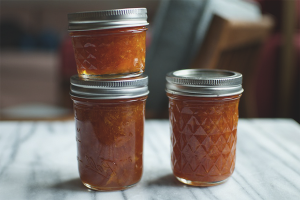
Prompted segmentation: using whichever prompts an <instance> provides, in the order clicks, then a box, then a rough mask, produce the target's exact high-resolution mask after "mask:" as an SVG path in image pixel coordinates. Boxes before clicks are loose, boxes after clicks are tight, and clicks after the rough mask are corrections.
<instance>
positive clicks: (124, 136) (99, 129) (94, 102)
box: [70, 75, 149, 191]
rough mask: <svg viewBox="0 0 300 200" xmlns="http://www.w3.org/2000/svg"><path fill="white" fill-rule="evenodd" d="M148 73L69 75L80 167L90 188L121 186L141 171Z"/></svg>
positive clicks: (134, 180) (126, 185)
mask: <svg viewBox="0 0 300 200" xmlns="http://www.w3.org/2000/svg"><path fill="white" fill-rule="evenodd" d="M147 84H148V77H147V76H146V75H142V76H139V77H134V78H127V79H106V80H101V81H100V80H94V81H83V80H81V79H80V78H79V77H78V76H77V75H76V76H73V77H71V93H70V95H71V98H72V100H73V103H74V114H75V124H76V141H77V153H78V157H77V159H78V168H79V174H80V179H81V181H82V183H83V184H84V185H85V186H86V187H88V188H90V189H93V190H103V191H107V190H123V189H126V188H129V187H131V186H133V185H135V184H136V183H137V182H139V180H140V179H141V176H142V171H143V135H144V121H145V103H146V98H147V95H148V93H149V92H148V86H147Z"/></svg>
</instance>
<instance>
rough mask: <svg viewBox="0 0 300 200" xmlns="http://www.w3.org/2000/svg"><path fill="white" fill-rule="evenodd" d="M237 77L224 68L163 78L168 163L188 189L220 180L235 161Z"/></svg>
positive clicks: (238, 79)
mask: <svg viewBox="0 0 300 200" xmlns="http://www.w3.org/2000/svg"><path fill="white" fill-rule="evenodd" d="M241 84H242V75H241V74H239V73H237V72H231V71H223V70H204V69H202V70H200V69H198V70H196V69H194V70H192V69H190V70H180V71H175V72H171V73H169V74H168V75H167V95H168V97H169V120H170V125H171V129H170V130H171V144H172V145H171V146H172V149H171V150H172V152H171V163H172V170H173V174H174V175H175V177H176V178H177V179H178V180H179V181H181V182H183V183H185V184H188V185H194V186H213V185H218V184H221V183H223V182H225V181H226V180H227V179H228V178H229V177H230V176H231V175H232V173H233V171H234V168H235V162H236V142H237V124H238V105H239V99H240V97H241V93H242V92H243V89H242V86H241Z"/></svg>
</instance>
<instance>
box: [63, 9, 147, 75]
mask: <svg viewBox="0 0 300 200" xmlns="http://www.w3.org/2000/svg"><path fill="white" fill-rule="evenodd" d="M68 21H69V29H68V30H69V32H70V36H71V38H72V41H73V49H74V54H75V60H76V65H77V71H78V75H79V76H80V77H81V78H82V79H98V78H100V79H101V78H124V77H134V76H139V75H140V74H142V73H143V72H144V70H145V54H146V30H147V28H146V26H147V25H148V24H149V23H148V22H147V9H146V8H124V9H115V10H99V11H89V12H78V13H70V14H68Z"/></svg>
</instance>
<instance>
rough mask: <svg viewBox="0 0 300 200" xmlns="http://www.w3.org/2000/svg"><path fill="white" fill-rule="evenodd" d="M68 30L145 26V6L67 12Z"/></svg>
mask: <svg viewBox="0 0 300 200" xmlns="http://www.w3.org/2000/svg"><path fill="white" fill-rule="evenodd" d="M68 21H69V31H87V30H101V29H112V28H125V27H136V26H146V25H148V24H149V23H148V22H147V9H146V8H124V9H114V10H99V11H88V12H77V13H70V14H68Z"/></svg>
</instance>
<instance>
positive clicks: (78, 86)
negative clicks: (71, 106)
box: [70, 75, 149, 99]
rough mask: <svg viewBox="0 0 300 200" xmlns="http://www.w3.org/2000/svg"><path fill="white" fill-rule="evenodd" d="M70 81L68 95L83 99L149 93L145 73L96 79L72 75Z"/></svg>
mask: <svg viewBox="0 0 300 200" xmlns="http://www.w3.org/2000/svg"><path fill="white" fill-rule="evenodd" d="M70 82H71V92H70V95H71V96H73V97H79V98H85V99H128V98H136V97H141V96H145V95H148V94H149V90H148V76H147V75H141V76H137V77H133V78H123V79H98V80H81V79H80V78H79V77H78V75H74V76H72V77H71V79H70Z"/></svg>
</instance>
